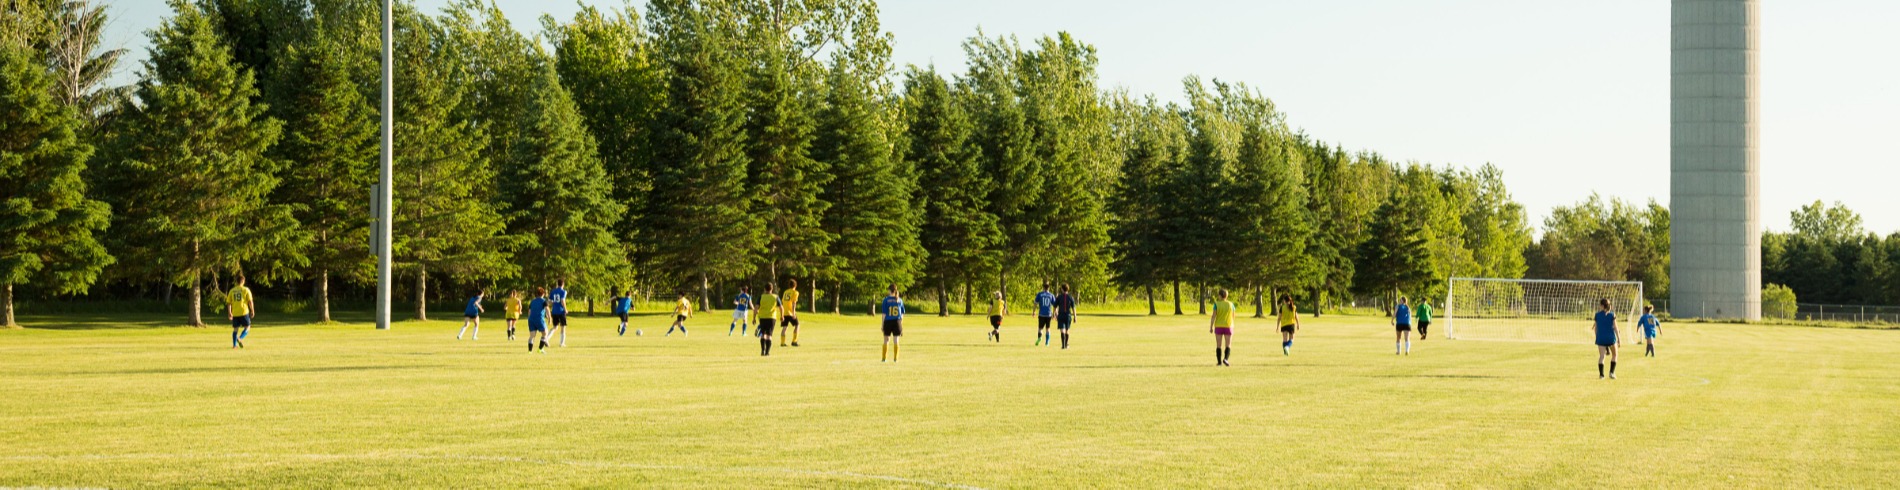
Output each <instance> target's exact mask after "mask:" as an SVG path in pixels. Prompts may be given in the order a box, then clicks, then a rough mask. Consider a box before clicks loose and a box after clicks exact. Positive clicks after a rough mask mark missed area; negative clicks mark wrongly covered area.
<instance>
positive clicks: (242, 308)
mask: <svg viewBox="0 0 1900 490" xmlns="http://www.w3.org/2000/svg"><path fill="white" fill-rule="evenodd" d="M224 299H225V300H226V302H227V303H229V304H230V305H231V316H250V314H251V288H247V287H244V286H238V287H234V288H231V294H228V295H225V297H224Z"/></svg>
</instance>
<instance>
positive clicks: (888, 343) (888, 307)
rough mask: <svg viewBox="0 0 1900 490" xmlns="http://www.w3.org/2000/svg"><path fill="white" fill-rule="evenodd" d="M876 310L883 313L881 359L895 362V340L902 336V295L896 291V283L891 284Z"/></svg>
mask: <svg viewBox="0 0 1900 490" xmlns="http://www.w3.org/2000/svg"><path fill="white" fill-rule="evenodd" d="M878 311H881V312H883V313H884V351H883V355H882V360H883V361H890V362H897V343H898V342H897V341H898V340H899V339H902V338H903V337H904V297H903V295H901V294H900V293H898V292H897V285H896V284H892V285H891V294H890V295H889V296H885V297H884V302H883V303H880V304H878Z"/></svg>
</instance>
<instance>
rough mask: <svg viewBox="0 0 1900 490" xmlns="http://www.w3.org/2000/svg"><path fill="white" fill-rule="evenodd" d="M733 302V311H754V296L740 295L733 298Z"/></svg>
mask: <svg viewBox="0 0 1900 490" xmlns="http://www.w3.org/2000/svg"><path fill="white" fill-rule="evenodd" d="M732 302H733V304H732V309H734V310H738V311H746V310H749V309H752V295H750V294H746V293H739V295H738V296H734V297H733V298H732Z"/></svg>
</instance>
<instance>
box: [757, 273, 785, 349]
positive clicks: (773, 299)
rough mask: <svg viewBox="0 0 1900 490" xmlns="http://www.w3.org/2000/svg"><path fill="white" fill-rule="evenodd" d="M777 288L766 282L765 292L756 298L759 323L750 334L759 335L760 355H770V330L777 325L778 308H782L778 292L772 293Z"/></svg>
mask: <svg viewBox="0 0 1900 490" xmlns="http://www.w3.org/2000/svg"><path fill="white" fill-rule="evenodd" d="M777 289H778V286H777V285H774V284H769V283H768V284H766V285H765V294H761V295H759V297H758V298H757V299H756V303H757V304H758V310H759V312H758V317H757V318H758V322H759V323H758V326H756V327H753V329H752V334H753V335H757V336H758V337H759V355H761V356H769V355H772V330H773V329H774V328H776V327H777V326H778V319H779V318H778V312H779V310H782V309H784V307H783V305H781V304H779V302H778V294H776V293H774V291H775V290H777Z"/></svg>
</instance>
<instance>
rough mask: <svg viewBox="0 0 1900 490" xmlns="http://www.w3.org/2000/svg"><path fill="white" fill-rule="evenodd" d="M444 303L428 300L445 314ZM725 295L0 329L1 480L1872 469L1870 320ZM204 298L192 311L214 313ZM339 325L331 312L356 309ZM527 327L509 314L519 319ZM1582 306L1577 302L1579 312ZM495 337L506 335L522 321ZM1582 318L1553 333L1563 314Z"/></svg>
mask: <svg viewBox="0 0 1900 490" xmlns="http://www.w3.org/2000/svg"><path fill="white" fill-rule="evenodd" d="M443 313H447V314H448V315H445V316H444V318H448V317H450V316H453V314H454V312H443ZM723 313H724V312H711V313H707V314H702V315H701V316H699V317H696V318H694V319H693V320H692V321H691V322H690V325H691V327H692V328H693V331H692V332H693V333H692V336H691V337H687V338H682V337H681V336H679V335H677V334H676V335H674V336H672V337H671V338H663V337H660V336H659V335H658V333H660V332H662V331H664V330H665V326H664V325H665V324H666V323H667V322H666V320H665V319H663V318H661V317H659V316H639V317H636V319H635V321H636V326H638V327H640V328H644V329H645V330H646V336H644V337H635V336H633V335H632V333H631V332H629V334H628V335H627V336H626V337H615V336H614V335H613V332H612V326H611V325H612V324H611V323H610V320H609V319H607V318H605V317H595V318H580V319H578V321H577V322H576V324H575V325H574V327H573V332H572V334H571V335H570V336H569V339H568V346H567V347H565V348H557V349H551V350H550V352H549V353H547V354H529V353H527V352H525V349H524V347H525V345H524V343H519V342H508V341H506V340H505V339H504V336H503V329H502V326H501V324H500V322H498V321H491V322H490V323H489V324H487V326H486V328H484V329H483V330H482V339H481V340H480V341H467V340H463V341H456V340H454V338H453V337H454V334H455V329H456V327H457V326H458V325H459V324H460V319H459V318H455V319H454V321H435V322H405V323H398V324H397V325H396V327H395V328H394V329H393V330H392V331H383V332H379V331H376V330H374V329H372V328H370V327H368V326H367V325H366V324H363V323H353V324H340V325H284V324H282V323H278V322H283V321H288V320H284V319H281V318H279V319H274V318H271V317H268V316H266V317H260V318H259V325H260V327H259V328H258V329H256V330H255V331H253V332H252V333H251V335H250V338H249V340H248V341H247V342H248V343H249V345H250V347H249V348H247V349H244V350H232V349H229V348H228V345H229V341H228V338H229V329H227V328H216V327H214V328H208V329H202V330H201V329H191V328H180V327H163V326H160V325H162V324H164V323H166V322H172V321H176V319H173V318H153V317H146V316H134V315H126V316H93V317H77V316H69V317H35V316H27V317H24V318H23V319H22V320H23V323H27V324H28V325H30V326H38V327H44V328H28V329H25V330H10V331H7V330H0V386H3V387H4V392H5V396H4V397H0V486H85V487H359V486H366V487H581V486H586V487H688V488H692V487H699V488H780V487H787V488H813V487H819V488H839V487H867V488H873V487H899V488H906V487H917V488H931V487H954V488H968V487H976V488H1049V487H1165V488H1178V487H1266V486H1273V487H1279V486H1314V487H1471V486H1479V487H1531V488H1538V487H1594V488H1605V487H1628V488H1657V487H1671V488H1675V487H1718V488H1731V487H1776V488H1790V487H1810V486H1822V487H1878V486H1886V485H1893V484H1894V482H1896V481H1900V331H1883V330H1844V329H1822V328H1804V327H1775V326H1751V325H1725V324H1683V323H1674V324H1668V325H1666V326H1665V328H1664V338H1663V339H1662V340H1663V341H1664V342H1663V343H1662V344H1661V345H1660V352H1661V354H1662V356H1661V357H1659V358H1655V359H1645V358H1642V357H1641V356H1640V350H1641V348H1640V347H1637V346H1634V345H1632V346H1629V347H1628V349H1629V350H1630V351H1631V352H1632V355H1629V356H1627V357H1625V362H1624V365H1623V366H1622V369H1621V374H1622V379H1619V380H1614V381H1600V380H1598V379H1597V376H1596V366H1595V362H1596V359H1595V354H1594V349H1593V348H1592V347H1591V346H1589V345H1587V344H1582V343H1578V344H1555V343H1526V342H1481V341H1447V340H1441V339H1438V338H1436V337H1435V338H1433V339H1430V340H1425V341H1420V342H1416V343H1415V344H1414V346H1413V353H1412V355H1411V356H1409V357H1397V356H1394V355H1393V354H1392V342H1391V333H1390V331H1389V329H1388V328H1387V327H1386V326H1385V323H1384V319H1380V318H1369V317H1326V318H1322V319H1308V320H1307V326H1306V329H1305V331H1304V332H1302V335H1301V337H1300V340H1299V342H1298V343H1297V344H1296V346H1295V351H1294V355H1293V356H1291V357H1286V356H1282V355H1280V352H1279V345H1278V344H1279V338H1278V333H1277V332H1274V331H1271V330H1270V329H1269V328H1268V327H1267V325H1266V323H1265V321H1264V320H1246V321H1245V322H1244V323H1243V325H1242V328H1241V329H1240V332H1239V334H1238V335H1237V336H1236V347H1235V348H1234V366H1233V367H1228V368H1218V367H1215V366H1213V362H1214V359H1213V356H1212V353H1211V352H1210V351H1211V350H1212V347H1213V346H1212V344H1213V340H1212V337H1211V336H1210V335H1208V334H1207V332H1206V319H1205V318H1203V317H1196V316H1187V317H1172V316H1162V317H1148V316H1139V315H1128V316H1116V315H1105V316H1085V317H1083V318H1082V319H1081V320H1080V321H1079V322H1078V324H1077V326H1076V330H1075V333H1076V336H1075V346H1074V348H1071V349H1069V350H1066V351H1064V350H1060V349H1057V348H1053V347H1033V346H1031V345H1030V344H1031V342H1032V334H1031V332H1032V331H1033V330H1034V329H1033V322H1034V319H1033V318H1026V317H1012V318H1011V319H1010V320H1009V321H1008V322H1007V323H1006V325H1005V326H1004V338H1003V340H1004V342H1003V343H1001V344H992V343H989V342H987V341H986V340H985V338H984V337H985V335H984V334H985V332H986V331H987V325H986V322H985V321H984V320H983V319H980V318H978V317H964V316H956V317H950V318H937V317H915V316H914V317H912V318H911V319H910V320H909V321H908V326H907V333H908V334H909V335H908V337H906V340H907V342H906V343H905V347H904V350H903V352H902V356H903V357H902V362H901V363H898V364H881V363H879V362H878V341H879V337H878V333H877V324H876V320H875V319H872V318H870V317H864V316H848V317H838V316H829V315H825V316H813V315H808V316H807V318H806V323H807V326H806V330H805V332H803V336H802V339H801V341H802V343H803V346H802V347H797V348H792V347H784V348H777V349H774V351H773V355H772V356H771V357H769V358H761V357H759V356H758V344H757V342H756V341H755V340H752V339H750V338H740V337H728V336H726V332H725V323H726V320H725V316H726V315H724V314H723ZM219 319H221V317H220V318H219ZM358 319H360V318H358ZM523 328H524V330H525V326H524V327H523ZM1578 331H1579V332H1583V327H1581V326H1580V327H1579V328H1578ZM524 333H525V332H524ZM1580 335H1581V333H1580Z"/></svg>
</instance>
